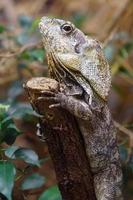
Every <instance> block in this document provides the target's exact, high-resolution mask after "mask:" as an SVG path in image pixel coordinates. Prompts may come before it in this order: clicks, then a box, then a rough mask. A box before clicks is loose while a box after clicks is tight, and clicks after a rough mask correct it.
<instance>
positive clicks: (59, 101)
mask: <svg viewBox="0 0 133 200" xmlns="http://www.w3.org/2000/svg"><path fill="white" fill-rule="evenodd" d="M43 95H44V96H43V97H39V98H38V100H41V99H45V100H53V101H55V104H51V105H50V106H49V107H50V108H53V107H59V106H60V107H62V108H64V109H66V110H68V111H69V112H70V113H71V114H73V115H74V116H75V117H78V118H82V119H84V120H88V119H89V117H90V116H91V115H92V112H91V109H90V107H89V105H88V104H87V103H85V102H84V101H83V100H82V99H81V98H77V97H76V96H77V94H76V96H75V95H71V96H70V95H68V94H67V95H66V94H65V93H62V92H58V93H56V94H55V93H53V92H43Z"/></svg>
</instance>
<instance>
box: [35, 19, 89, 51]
mask: <svg viewBox="0 0 133 200" xmlns="http://www.w3.org/2000/svg"><path fill="white" fill-rule="evenodd" d="M39 28H40V32H41V34H42V38H43V43H44V46H45V49H46V51H47V52H51V51H54V52H57V53H59V52H60V53H61V52H62V53H68V52H69V53H79V52H80V46H82V44H84V43H85V41H86V36H85V35H84V33H83V32H81V31H80V30H79V29H78V28H76V27H75V26H74V24H72V23H71V22H69V21H65V20H61V19H55V18H54V19H52V18H49V17H42V19H41V21H40V23H39Z"/></svg>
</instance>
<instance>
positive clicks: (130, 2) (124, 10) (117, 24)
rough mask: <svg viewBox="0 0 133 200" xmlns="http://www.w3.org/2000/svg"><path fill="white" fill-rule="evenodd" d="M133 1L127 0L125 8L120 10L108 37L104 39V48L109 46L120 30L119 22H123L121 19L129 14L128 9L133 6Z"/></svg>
mask: <svg viewBox="0 0 133 200" xmlns="http://www.w3.org/2000/svg"><path fill="white" fill-rule="evenodd" d="M132 3H133V2H132V0H127V2H126V3H125V5H124V6H123V8H122V9H121V10H120V12H119V13H118V15H117V16H116V18H115V19H114V21H113V23H112V25H111V26H110V28H109V30H108V33H107V37H106V38H105V39H104V44H103V46H104V47H105V46H107V44H108V43H109V42H110V41H111V40H112V38H113V36H114V34H115V33H116V30H117V29H118V26H119V22H120V21H121V18H122V17H123V16H124V14H125V13H126V12H127V10H128V8H129V7H130V5H131V4H132Z"/></svg>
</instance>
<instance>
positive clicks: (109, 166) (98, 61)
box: [39, 17, 123, 200]
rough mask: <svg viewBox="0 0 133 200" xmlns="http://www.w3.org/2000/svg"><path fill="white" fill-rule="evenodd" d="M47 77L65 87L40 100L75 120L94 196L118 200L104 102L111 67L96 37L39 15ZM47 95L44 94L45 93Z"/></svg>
mask: <svg viewBox="0 0 133 200" xmlns="http://www.w3.org/2000/svg"><path fill="white" fill-rule="evenodd" d="M39 27H40V32H41V33H42V38H43V42H44V46H45V49H46V53H47V58H48V66H49V73H50V76H51V77H52V78H54V79H56V80H57V81H59V82H60V83H63V84H65V85H67V87H66V88H63V89H61V91H60V92H59V93H58V94H54V93H47V92H45V93H44V97H43V98H45V99H46V98H48V99H50V98H51V99H54V100H55V102H56V104H54V105H51V106H50V107H51V108H52V107H55V106H61V107H63V108H65V109H67V110H68V111H69V112H70V113H72V114H73V115H74V116H75V117H76V120H77V122H78V125H79V128H80V130H81V133H82V136H83V138H84V144H85V149H86V154H87V156H88V159H89V161H90V165H91V170H92V173H93V176H94V188H95V193H96V197H97V199H98V200H122V199H123V197H122V192H121V185H122V171H121V164H120V158H119V152H118V147H117V142H116V130H115V127H114V125H113V121H112V118H111V115H110V111H109V109H108V106H107V102H106V100H107V96H108V92H109V90H110V85H111V75H110V69H109V66H108V63H107V61H106V60H105V58H104V55H103V52H102V48H101V46H100V44H99V42H97V41H96V40H94V39H92V38H89V37H87V36H85V35H84V34H83V33H82V32H81V31H80V30H79V29H77V28H75V27H74V25H73V24H71V23H70V22H66V21H64V20H59V19H50V18H48V17H43V18H42V19H41V22H40V24H39ZM47 96H48V97H47Z"/></svg>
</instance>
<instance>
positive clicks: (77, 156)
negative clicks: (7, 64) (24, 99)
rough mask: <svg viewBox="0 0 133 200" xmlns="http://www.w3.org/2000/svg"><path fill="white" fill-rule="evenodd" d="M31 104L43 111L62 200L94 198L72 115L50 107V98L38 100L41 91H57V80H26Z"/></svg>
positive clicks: (91, 180)
mask: <svg viewBox="0 0 133 200" xmlns="http://www.w3.org/2000/svg"><path fill="white" fill-rule="evenodd" d="M26 90H27V92H28V96H29V99H30V102H31V104H32V106H33V108H34V109H35V110H36V111H37V112H38V113H39V114H41V115H42V118H41V120H40V123H41V129H42V131H43V133H44V135H45V138H46V142H47V145H48V149H49V153H50V156H51V158H52V160H53V164H54V167H55V172H56V177H57V182H58V186H59V189H60V191H61V194H62V198H63V200H82V199H83V200H96V197H95V193H94V187H93V179H92V175H91V171H90V166H89V162H88V159H87V156H86V153H85V149H84V145H83V140H82V136H81V133H80V131H79V129H78V126H77V123H76V120H75V118H74V117H73V116H72V115H71V114H70V113H68V112H67V111H66V110H64V109H62V108H52V109H50V108H49V105H50V104H51V103H52V102H51V101H49V100H44V99H42V100H39V101H38V100H37V99H38V97H40V96H42V93H41V92H42V91H52V92H57V91H58V90H59V83H58V82H57V81H55V80H53V79H49V78H33V79H31V80H29V81H28V82H27V84H26Z"/></svg>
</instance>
